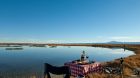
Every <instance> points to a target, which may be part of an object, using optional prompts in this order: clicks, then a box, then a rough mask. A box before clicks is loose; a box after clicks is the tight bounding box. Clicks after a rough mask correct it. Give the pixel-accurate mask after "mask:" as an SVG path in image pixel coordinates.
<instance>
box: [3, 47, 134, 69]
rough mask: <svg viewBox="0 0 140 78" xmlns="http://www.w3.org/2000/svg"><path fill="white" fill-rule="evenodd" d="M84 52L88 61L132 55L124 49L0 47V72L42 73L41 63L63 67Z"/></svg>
mask: <svg viewBox="0 0 140 78" xmlns="http://www.w3.org/2000/svg"><path fill="white" fill-rule="evenodd" d="M83 50H84V51H85V52H86V54H87V55H88V56H89V59H90V60H95V61H100V62H104V61H111V60H114V59H116V58H120V57H126V56H129V55H133V54H134V53H133V52H132V51H128V50H125V51H124V49H108V48H94V47H56V48H49V47H27V46H25V47H24V49H23V50H5V47H0V71H43V63H45V62H47V63H50V64H53V65H57V66H59V65H63V64H64V63H65V62H68V61H72V60H75V59H79V58H80V55H81V52H82V51H83Z"/></svg>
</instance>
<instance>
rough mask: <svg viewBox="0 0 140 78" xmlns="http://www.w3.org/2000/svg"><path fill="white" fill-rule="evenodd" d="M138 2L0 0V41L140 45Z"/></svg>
mask: <svg viewBox="0 0 140 78" xmlns="http://www.w3.org/2000/svg"><path fill="white" fill-rule="evenodd" d="M139 29H140V0H0V42H58V43H61V42H64V43H68V42H72V43H87V42H91V43H92V42H108V41H122V42H127V41H129V42H140V30H139Z"/></svg>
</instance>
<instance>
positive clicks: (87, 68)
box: [64, 62, 102, 77]
mask: <svg viewBox="0 0 140 78" xmlns="http://www.w3.org/2000/svg"><path fill="white" fill-rule="evenodd" d="M64 65H65V66H69V67H70V71H71V76H74V77H77V76H78V75H83V76H85V75H87V74H89V73H92V72H101V70H102V66H101V63H98V62H95V63H91V64H84V65H80V64H76V63H72V62H68V63H65V64H64Z"/></svg>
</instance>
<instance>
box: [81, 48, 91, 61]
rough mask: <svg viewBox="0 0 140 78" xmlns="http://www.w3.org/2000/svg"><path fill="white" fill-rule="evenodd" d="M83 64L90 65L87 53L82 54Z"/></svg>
mask: <svg viewBox="0 0 140 78" xmlns="http://www.w3.org/2000/svg"><path fill="white" fill-rule="evenodd" d="M81 62H82V63H88V62H89V61H88V56H86V54H85V51H83V52H82V54H81Z"/></svg>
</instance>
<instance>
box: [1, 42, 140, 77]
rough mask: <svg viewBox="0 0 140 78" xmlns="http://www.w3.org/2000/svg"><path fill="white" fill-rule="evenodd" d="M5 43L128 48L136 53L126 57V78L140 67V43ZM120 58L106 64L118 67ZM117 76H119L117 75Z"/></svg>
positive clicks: (102, 75)
mask: <svg viewBox="0 0 140 78" xmlns="http://www.w3.org/2000/svg"><path fill="white" fill-rule="evenodd" d="M3 45H4V46H5V45H8V46H9V45H20V46H31V45H34V46H44V45H48V46H88V47H102V48H124V49H126V50H130V51H133V52H134V53H135V54H136V55H130V56H128V57H125V58H124V73H123V75H124V78H127V77H130V76H131V75H132V74H133V73H132V71H133V69H134V68H140V44H37V43H24V44H22V43H12V44H11V43H0V46H3ZM119 62H120V60H119V59H114V60H113V61H108V62H105V64H104V65H108V66H111V67H117V66H118V64H119ZM86 78H108V74H98V73H92V74H89V75H88V76H87V77H86ZM115 78H119V76H118V77H115Z"/></svg>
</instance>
